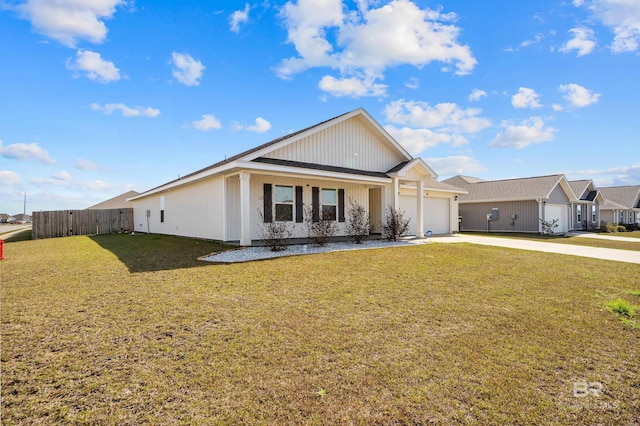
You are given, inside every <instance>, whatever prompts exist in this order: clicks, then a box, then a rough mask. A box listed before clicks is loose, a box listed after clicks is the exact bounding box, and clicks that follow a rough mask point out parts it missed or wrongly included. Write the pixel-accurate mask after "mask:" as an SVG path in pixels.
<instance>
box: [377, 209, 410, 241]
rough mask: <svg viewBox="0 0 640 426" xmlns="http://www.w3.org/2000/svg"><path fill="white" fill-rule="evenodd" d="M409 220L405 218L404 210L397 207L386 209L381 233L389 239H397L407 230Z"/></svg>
mask: <svg viewBox="0 0 640 426" xmlns="http://www.w3.org/2000/svg"><path fill="white" fill-rule="evenodd" d="M410 220H411V219H405V218H404V212H403V211H400V210H399V209H392V208H388V209H386V210H385V219H384V223H382V235H383V236H384V238H386V239H387V240H389V241H398V240H399V239H400V238H402V237H403V236H405V235H406V234H407V232H408V231H409V221H410Z"/></svg>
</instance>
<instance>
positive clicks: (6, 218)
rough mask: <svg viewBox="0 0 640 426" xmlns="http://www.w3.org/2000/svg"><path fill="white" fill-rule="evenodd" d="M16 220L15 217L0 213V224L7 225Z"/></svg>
mask: <svg viewBox="0 0 640 426" xmlns="http://www.w3.org/2000/svg"><path fill="white" fill-rule="evenodd" d="M14 220H16V218H15V217H13V216H11V215H8V214H6V213H0V223H9V222H13V221H14Z"/></svg>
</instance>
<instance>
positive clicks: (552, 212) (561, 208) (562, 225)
mask: <svg viewBox="0 0 640 426" xmlns="http://www.w3.org/2000/svg"><path fill="white" fill-rule="evenodd" d="M567 216H568V212H567V207H566V206H565V205H562V204H547V205H546V207H545V214H544V217H545V221H547V222H551V221H553V220H555V219H557V220H558V227H557V228H556V230H555V232H556V233H565V232H567V231H568V227H567V225H568V218H567Z"/></svg>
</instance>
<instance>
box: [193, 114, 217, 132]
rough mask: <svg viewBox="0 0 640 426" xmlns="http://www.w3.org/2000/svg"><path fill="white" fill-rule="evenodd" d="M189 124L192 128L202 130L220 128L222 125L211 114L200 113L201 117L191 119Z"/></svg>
mask: <svg viewBox="0 0 640 426" xmlns="http://www.w3.org/2000/svg"><path fill="white" fill-rule="evenodd" d="M191 125H192V126H193V127H194V128H196V129H198V130H203V131H208V130H211V129H220V128H221V127H222V124H221V123H220V121H219V120H218V119H217V118H215V117H214V116H213V115H212V114H202V119H200V120H196V121H192V122H191Z"/></svg>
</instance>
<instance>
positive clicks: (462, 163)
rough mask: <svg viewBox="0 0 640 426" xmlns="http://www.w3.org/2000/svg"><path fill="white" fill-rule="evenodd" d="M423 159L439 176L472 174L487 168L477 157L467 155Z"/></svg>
mask: <svg viewBox="0 0 640 426" xmlns="http://www.w3.org/2000/svg"><path fill="white" fill-rule="evenodd" d="M425 161H426V162H427V164H429V166H430V167H431V168H432V169H433V170H434V171H435V172H436V173H437V174H438V175H439V176H455V175H463V174H464V175H473V174H477V173H482V172H485V171H486V170H487V169H486V168H485V167H483V166H482V165H481V164H480V163H479V162H478V160H477V159H475V158H473V157H470V156H467V155H455V156H451V157H444V158H427V159H426V160H425Z"/></svg>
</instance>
